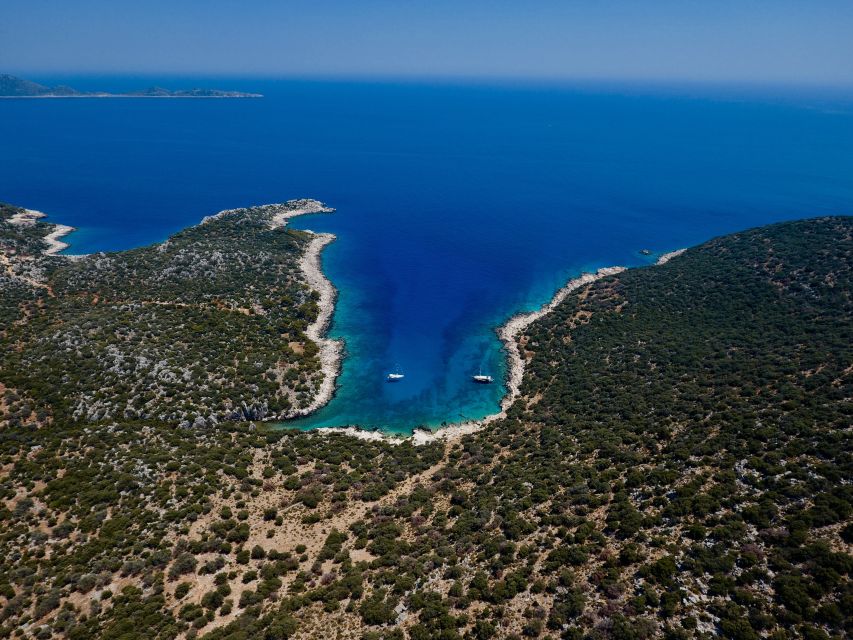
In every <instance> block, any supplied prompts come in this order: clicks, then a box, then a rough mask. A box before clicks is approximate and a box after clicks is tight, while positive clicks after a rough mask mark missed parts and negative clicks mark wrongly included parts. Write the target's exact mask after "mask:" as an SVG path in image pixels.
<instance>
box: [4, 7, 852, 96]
mask: <svg viewBox="0 0 853 640" xmlns="http://www.w3.org/2000/svg"><path fill="white" fill-rule="evenodd" d="M2 71H11V72H31V73H56V72H91V71H95V72H155V73H164V72H167V73H187V72H190V73H193V72H199V73H206V74H217V73H228V74H231V73H236V74H263V75H350V74H352V75H393V76H401V75H403V76H522V77H537V78H543V77H544V78H551V77H556V78H600V79H656V80H697V81H715V82H716V81H736V82H752V81H760V82H770V83H780V82H781V83H786V82H795V83H801V82H808V83H817V84H830V85H832V84H843V85H848V86H849V85H853V0H808V1H794V0H772V1H771V0H766V1H765V0H737V1H733V0H705V1H703V2H699V1H693V0H680V1H675V0H672V1H669V0H665V1H664V0H662V1H657V2H656V1H654V0H647V1H643V0H625V1H619V0H599V1H597V2H596V1H589V2H576V1H571V0H563V1H557V0H526V1H523V0H519V1H517V2H508V1H505V0H473V1H465V0H429V1H425V2H413V1H406V0H353V1H351V2H344V1H341V0H280V1H272V0H243V1H238V0H132V1H126V0H0V72H2Z"/></svg>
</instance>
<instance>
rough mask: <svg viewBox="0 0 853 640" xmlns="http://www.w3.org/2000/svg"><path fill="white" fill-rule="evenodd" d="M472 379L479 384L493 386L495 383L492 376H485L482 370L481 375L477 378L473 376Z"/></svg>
mask: <svg viewBox="0 0 853 640" xmlns="http://www.w3.org/2000/svg"><path fill="white" fill-rule="evenodd" d="M471 379H472V380H473V381H474V382H476V383H478V384H492V382H494V380H493V378H492V376H484V375H483V370H482V369H480V373H478V374H477V375H476V376H471Z"/></svg>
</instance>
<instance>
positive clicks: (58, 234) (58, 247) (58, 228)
mask: <svg viewBox="0 0 853 640" xmlns="http://www.w3.org/2000/svg"><path fill="white" fill-rule="evenodd" d="M46 217H47V214H46V213H42V212H41V211H36V210H35V209H24V210H23V211H21V212H20V213H16V214H15V215H14V216H12V217H11V218H9V222H10V223H12V224H20V225H25V226H29V225H34V224H35V223H36V222H38V221H39V220H41V219H42V218H46ZM48 224H50V225H51V226H52V227H53V231H51V232H50V233H48V234H47V235H46V236H44V238H43V239H44V243H45V244H46V245H47V248H46V249H45V250H44V251H42V254H43V255H46V256H55V255H57V254H58V253H59V252H60V251H64V250H65V249H67V248H68V247H69V246H71V245H69V244H68V243H67V242H63V241H62V240H60V238H63V237H65V236H67V235H68V234H69V233H71V232H72V231H74V227H71V226H68V225H67V224H56V223H55V222H49V223H48ZM59 257H60V258H72V257H76V256H59Z"/></svg>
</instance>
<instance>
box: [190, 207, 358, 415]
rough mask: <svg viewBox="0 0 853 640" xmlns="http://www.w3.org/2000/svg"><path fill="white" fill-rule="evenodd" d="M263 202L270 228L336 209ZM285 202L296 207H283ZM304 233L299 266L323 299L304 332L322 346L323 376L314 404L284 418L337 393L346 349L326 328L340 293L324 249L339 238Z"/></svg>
mask: <svg viewBox="0 0 853 640" xmlns="http://www.w3.org/2000/svg"><path fill="white" fill-rule="evenodd" d="M264 206H266V207H270V208H271V210H272V212H273V215H272V216H271V218H270V229H278V228H283V227H286V226H287V223H288V222H289V221H290V219H291V218H295V217H297V216H302V215H308V214H312V213H331V212H333V211H334V209H333V208H331V207H327V206H326V205H324V204H323V203H322V202H320V201H319V200H311V199H300V200H289V201H288V202H286V203H284V205H264ZM283 206H284V207H294V208H289V209H282V207H283ZM235 211H239V209H230V210H226V211H221V212H220V213H218V214H216V215H215V216H208V217H207V218H205V219H204V220H202V224H204V223H205V222H208V221H209V220H210V219H215V218H217V217H219V216H223V215H228V214H229V213H233V212H235ZM304 233H309V234H311V236H312V238H311V242H309V243H308V246H307V247H306V248H305V251H304V252H303V253H302V257H301V258H300V259H299V269H300V271H302V276H303V278H304V280H305V283H306V284H307V285H308V286H309V287H310V288H311V289H313V290H314V291H316V292H317V293H318V294H319V295H320V299H319V300H318V301H317V307H318V309H319V311H318V313H317V318H316V319H315V320H314V322H312V323H311V324H310V325H308V328H307V329H306V330H305V334H306V335H307V336H308V339H309V340H311V341H312V342H313V343H314V344H316V345H317V347H318V348H319V358H320V371H321V372H322V374H323V380H322V382H321V383H320V388H319V389H318V390H317V393H316V394H315V396H314V399H313V400H312V401H311V404H309V405H308V406H307V407H303V408H302V409H296V410H292V411H290V412H288V413H286V414H285V415H284V416H281V417H280V418H278V419H284V420H290V419H293V418H301V417H304V416H307V415H310V414H312V413H314V412H315V411H317V410H318V409H320V408H321V407H323V406H325V405H326V404H328V402H329V401H330V400H331V399H332V396H334V395H335V383H336V382H337V379H338V376H339V375H340V372H341V360H342V358H343V350H344V349H343V347H344V343H343V340H334V339H332V338H328V337H326V331H327V330H328V328H329V325H330V324H331V322H332V315H333V314H334V312H335V301H336V300H337V297H338V291H337V289H335V286H334V285H333V284H332V282H331V281H330V280H329V279H328V278H327V277H326V274H325V273H323V266H322V262H321V254H322V252H323V249H325V248H326V246H327V245H329V244H331V243H332V242H334V241H335V240H337V236H335V235H334V234H332V233H316V232H314V231H310V230H305V231H304Z"/></svg>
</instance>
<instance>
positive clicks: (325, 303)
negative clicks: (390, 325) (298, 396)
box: [285, 216, 344, 419]
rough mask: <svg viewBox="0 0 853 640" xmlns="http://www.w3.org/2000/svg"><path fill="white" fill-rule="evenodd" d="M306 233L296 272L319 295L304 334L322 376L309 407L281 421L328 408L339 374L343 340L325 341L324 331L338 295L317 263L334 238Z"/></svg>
mask: <svg viewBox="0 0 853 640" xmlns="http://www.w3.org/2000/svg"><path fill="white" fill-rule="evenodd" d="M291 217H292V216H291ZM309 233H312V234H314V237H313V238H312V239H311V243H310V244H309V245H308V247H307V248H306V249H305V253H303V254H302V259H301V260H300V261H299V268H300V269H301V270H302V274H303V276H304V277H305V281H306V282H307V283H308V286H309V287H311V288H312V289H314V291H316V292H317V293H319V294H320V299H319V300H318V301H317V306H318V308H319V312H318V313H317V318H316V319H315V320H314V322H312V323H311V324H310V325H308V328H307V329H306V331H305V334H306V335H307V336H308V338H309V340H311V341H312V342H314V343H315V344H316V345H317V346H318V347H319V349H320V353H319V357H320V371H321V372H322V373H323V381H322V382H321V383H320V389H319V390H318V391H317V394H316V395H315V396H314V399H313V400H312V401H311V404H309V405H308V406H307V407H304V408H302V409H298V410H295V411H291V412H289V413H288V414H287V415H286V416H285V419H291V418H300V417H304V416H307V415H310V414H312V413H314V412H315V411H317V410H318V409H319V408H321V407H323V406H324V405H326V404H328V402H329V401H330V400H331V399H332V396H334V394H335V383H336V381H337V379H338V375H340V372H341V360H342V358H343V346H344V344H343V340H335V339H332V338H329V337H326V331H327V330H328V328H329V325H330V324H331V321H332V314H333V313H334V312H335V300H336V299H337V296H338V291H337V289H335V286H334V285H333V284H332V283H331V281H330V280H329V279H328V278H327V277H326V275H325V274H324V273H323V268H322V264H321V261H320V254H321V253H322V252H323V249H324V248H325V247H326V245H328V244H331V243H332V242H334V241H335V240H336V239H337V237H336V236H335V235H334V234H331V233H314V232H313V231H311V232H309Z"/></svg>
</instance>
